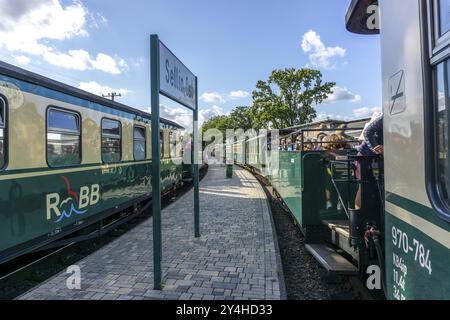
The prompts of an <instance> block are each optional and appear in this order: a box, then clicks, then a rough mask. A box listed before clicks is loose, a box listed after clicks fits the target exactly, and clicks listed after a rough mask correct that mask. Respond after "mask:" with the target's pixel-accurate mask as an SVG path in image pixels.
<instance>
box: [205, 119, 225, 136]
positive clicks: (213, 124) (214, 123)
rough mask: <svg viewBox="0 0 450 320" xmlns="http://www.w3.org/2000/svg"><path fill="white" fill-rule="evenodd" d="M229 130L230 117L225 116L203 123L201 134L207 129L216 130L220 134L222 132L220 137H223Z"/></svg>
mask: <svg viewBox="0 0 450 320" xmlns="http://www.w3.org/2000/svg"><path fill="white" fill-rule="evenodd" d="M230 128H231V119H230V116H227V115H222V116H215V117H212V118H211V119H209V120H207V121H205V122H204V123H203V125H202V133H204V132H206V131H208V130H209V129H217V130H219V131H220V132H222V135H223V136H224V137H225V136H226V132H227V129H230Z"/></svg>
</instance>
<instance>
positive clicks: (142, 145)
mask: <svg viewBox="0 0 450 320" xmlns="http://www.w3.org/2000/svg"><path fill="white" fill-rule="evenodd" d="M133 135H134V136H133V149H134V151H133V153H134V160H138V161H140V160H145V158H146V157H147V150H146V149H147V139H146V132H145V128H144V127H134V133H133Z"/></svg>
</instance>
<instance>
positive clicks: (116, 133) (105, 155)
mask: <svg viewBox="0 0 450 320" xmlns="http://www.w3.org/2000/svg"><path fill="white" fill-rule="evenodd" d="M121 159H122V128H121V123H120V121H116V120H110V119H103V120H102V160H103V162H105V163H115V162H120V160H121Z"/></svg>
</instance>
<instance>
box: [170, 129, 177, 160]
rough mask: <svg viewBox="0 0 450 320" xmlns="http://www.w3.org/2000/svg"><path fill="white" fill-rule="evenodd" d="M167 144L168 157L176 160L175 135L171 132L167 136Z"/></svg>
mask: <svg viewBox="0 0 450 320" xmlns="http://www.w3.org/2000/svg"><path fill="white" fill-rule="evenodd" d="M169 144H170V157H171V158H172V159H173V158H176V157H177V156H178V152H177V151H178V150H177V134H176V132H173V131H171V132H170V134H169Z"/></svg>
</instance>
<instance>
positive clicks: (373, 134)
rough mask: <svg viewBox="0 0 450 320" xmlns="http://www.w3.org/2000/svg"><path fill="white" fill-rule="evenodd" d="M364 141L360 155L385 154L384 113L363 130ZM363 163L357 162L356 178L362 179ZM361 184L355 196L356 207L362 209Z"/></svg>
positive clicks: (360, 148)
mask: <svg viewBox="0 0 450 320" xmlns="http://www.w3.org/2000/svg"><path fill="white" fill-rule="evenodd" d="M363 135H364V141H363V143H362V144H361V145H360V146H359V148H358V151H359V152H358V156H377V155H383V154H384V143H383V114H380V115H378V116H375V117H373V118H372V120H371V122H370V123H369V125H368V126H367V127H366V128H365V129H364V132H363ZM362 169H364V168H361V163H360V162H359V161H356V163H355V176H356V179H358V180H361V170H362ZM361 205H362V204H361V185H360V186H359V188H358V192H357V193H356V198H355V209H357V210H358V209H361Z"/></svg>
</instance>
